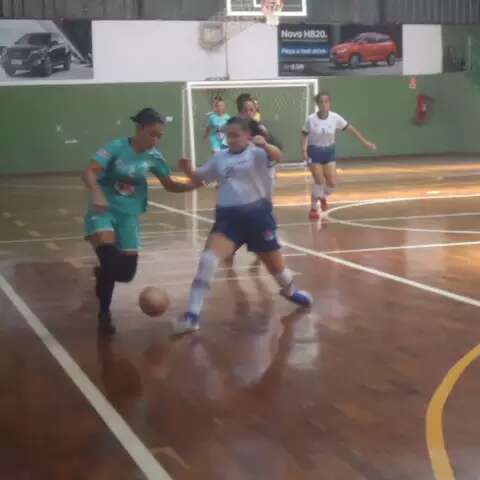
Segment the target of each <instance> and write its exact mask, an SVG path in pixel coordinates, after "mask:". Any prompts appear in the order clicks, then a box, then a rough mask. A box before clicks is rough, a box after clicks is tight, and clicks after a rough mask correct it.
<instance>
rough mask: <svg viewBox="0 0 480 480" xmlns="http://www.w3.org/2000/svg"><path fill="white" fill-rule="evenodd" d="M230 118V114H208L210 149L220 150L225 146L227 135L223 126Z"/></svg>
mask: <svg viewBox="0 0 480 480" xmlns="http://www.w3.org/2000/svg"><path fill="white" fill-rule="evenodd" d="M229 120H230V115H228V114H225V115H223V116H220V115H219V114H218V113H210V114H209V115H208V126H209V127H210V147H211V148H212V150H214V151H215V150H222V149H224V148H227V136H226V135H225V127H226V126H227V122H228V121H229Z"/></svg>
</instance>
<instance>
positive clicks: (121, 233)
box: [85, 210, 140, 252]
mask: <svg viewBox="0 0 480 480" xmlns="http://www.w3.org/2000/svg"><path fill="white" fill-rule="evenodd" d="M98 232H115V239H116V245H117V247H118V249H119V250H121V251H123V252H138V249H139V247H140V225H139V216H138V215H123V214H121V213H117V212H112V211H111V210H107V211H106V212H104V213H96V212H94V211H92V210H88V211H87V213H86V215H85V234H86V236H87V237H91V236H92V235H95V234H96V233H98Z"/></svg>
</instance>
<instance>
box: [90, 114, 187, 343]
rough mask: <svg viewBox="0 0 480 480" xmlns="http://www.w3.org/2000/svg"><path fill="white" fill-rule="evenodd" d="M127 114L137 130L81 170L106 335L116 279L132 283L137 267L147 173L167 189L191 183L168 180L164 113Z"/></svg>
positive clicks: (183, 189)
mask: <svg viewBox="0 0 480 480" xmlns="http://www.w3.org/2000/svg"><path fill="white" fill-rule="evenodd" d="M131 119H132V120H133V121H134V122H135V124H136V131H135V135H134V136H133V137H132V138H118V139H116V140H113V141H111V142H110V143H108V144H107V145H106V146H105V147H104V148H102V149H100V150H99V151H98V152H97V153H96V154H95V155H94V156H93V158H92V161H91V163H90V165H89V166H88V168H87V169H86V170H85V172H84V175H83V178H84V182H85V184H86V186H87V188H88V190H89V191H90V204H89V206H88V209H87V213H86V215H85V230H86V238H87V239H88V240H89V241H90V242H91V243H92V245H93V247H94V248H95V251H96V254H97V256H98V260H99V263H100V267H99V268H97V269H95V273H96V277H97V284H96V293H97V297H98V300H99V303H100V312H99V315H98V321H99V330H100V332H102V333H107V334H113V333H114V332H115V327H114V326H113V323H112V318H111V314H110V304H111V302H112V295H113V290H114V287H115V282H122V283H127V282H130V281H131V280H133V277H134V276H135V273H136V270H137V260H138V249H139V243H140V239H139V217H140V215H141V214H143V213H144V212H145V211H146V209H147V199H148V186H147V181H146V177H147V176H148V175H149V174H150V173H152V174H154V175H155V176H156V177H157V178H158V179H159V180H160V182H161V184H162V185H163V187H164V188H165V190H167V191H168V192H187V191H191V190H193V188H194V187H193V185H192V184H182V183H177V182H175V181H174V180H172V178H171V176H170V169H169V168H168V165H167V164H166V163H165V159H164V158H163V155H162V154H161V153H160V152H159V151H158V150H156V148H155V146H156V144H157V143H158V141H159V140H160V138H161V137H162V136H163V134H164V131H165V121H164V119H163V117H162V116H161V115H160V114H159V113H157V112H156V111H155V110H153V109H151V108H146V109H143V110H141V111H140V112H139V113H138V114H137V115H136V116H134V117H131Z"/></svg>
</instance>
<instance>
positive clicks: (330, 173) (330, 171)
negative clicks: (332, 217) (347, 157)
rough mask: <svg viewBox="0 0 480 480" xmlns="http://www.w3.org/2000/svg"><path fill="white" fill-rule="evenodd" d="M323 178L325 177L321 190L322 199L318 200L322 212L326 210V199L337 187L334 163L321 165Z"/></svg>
mask: <svg viewBox="0 0 480 480" xmlns="http://www.w3.org/2000/svg"><path fill="white" fill-rule="evenodd" d="M322 167H323V176H324V177H325V187H324V190H323V198H320V202H321V204H322V210H324V211H325V210H328V203H327V199H328V197H329V196H330V195H331V194H332V193H333V191H334V190H335V187H336V185H337V166H336V163H335V162H328V163H325V164H324V165H322Z"/></svg>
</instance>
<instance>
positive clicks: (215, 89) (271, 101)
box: [182, 78, 319, 167]
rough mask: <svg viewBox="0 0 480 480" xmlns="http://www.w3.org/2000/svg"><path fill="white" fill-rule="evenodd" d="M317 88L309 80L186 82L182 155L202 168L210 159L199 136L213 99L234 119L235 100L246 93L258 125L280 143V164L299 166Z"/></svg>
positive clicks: (312, 81) (202, 139) (205, 144)
mask: <svg viewBox="0 0 480 480" xmlns="http://www.w3.org/2000/svg"><path fill="white" fill-rule="evenodd" d="M318 88H319V87H318V80H317V79H310V78H307V79H303V78H298V79H286V80H250V81H245V80H241V81H205V82H187V84H186V86H185V91H184V96H183V100H184V109H183V110H184V112H183V126H182V127H183V137H184V138H183V153H184V155H188V156H189V157H190V159H191V160H192V164H193V165H194V166H195V167H197V166H200V165H202V164H203V163H204V162H205V161H206V160H207V159H208V158H209V157H210V156H211V153H210V148H209V144H208V141H204V138H203V137H204V133H205V127H206V125H207V116H208V114H209V113H210V112H211V111H212V103H213V100H214V98H216V97H221V98H222V99H223V100H224V101H225V103H226V109H227V113H228V114H230V115H231V116H234V115H236V113H237V107H236V103H235V100H236V98H237V97H238V96H239V95H240V94H241V93H248V94H250V95H251V96H252V97H253V98H254V99H255V100H257V101H258V102H259V106H260V113H261V119H262V123H264V124H265V125H266V126H267V128H268V129H269V131H270V133H271V134H272V135H273V136H274V137H275V138H276V139H278V141H279V142H280V143H281V144H282V148H283V152H284V163H285V164H287V165H290V166H292V165H303V164H304V162H303V158H302V155H301V153H302V152H301V148H300V145H301V143H300V139H301V137H300V132H301V129H302V126H303V124H304V122H305V120H306V118H307V117H308V115H310V114H311V113H313V112H314V111H315V105H314V101H313V97H314V96H315V95H316V94H317V93H318Z"/></svg>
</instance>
